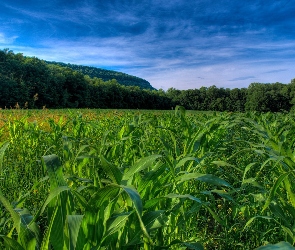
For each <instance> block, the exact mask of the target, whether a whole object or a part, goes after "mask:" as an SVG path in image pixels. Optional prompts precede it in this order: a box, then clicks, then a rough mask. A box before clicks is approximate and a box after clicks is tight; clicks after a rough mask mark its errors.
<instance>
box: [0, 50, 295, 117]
mask: <svg viewBox="0 0 295 250" xmlns="http://www.w3.org/2000/svg"><path fill="white" fill-rule="evenodd" d="M64 66H66V67H64ZM74 69H75V70H74ZM99 72H103V75H100V73H99ZM84 74H86V75H84ZM118 74H119V73H118ZM89 75H90V76H89ZM93 76H94V77H93ZM97 76H99V77H100V78H98V77H97ZM91 77H93V78H91ZM122 77H123V78H122ZM111 78H114V79H111ZM115 79H117V80H118V81H117V80H115ZM124 79H125V80H127V81H128V85H129V84H131V82H130V81H131V80H130V77H129V76H127V75H124V74H123V73H122V74H121V73H120V74H119V75H117V73H114V72H112V71H101V70H100V69H95V68H93V67H84V66H78V65H69V64H63V63H48V62H46V61H43V60H40V59H38V58H35V57H25V56H23V55H22V54H21V53H18V54H14V53H13V52H12V51H10V50H8V49H5V50H2V51H1V50H0V108H14V107H17V108H18V107H20V108H42V107H45V106H46V107H47V108H117V109H136V108H138V109H171V107H175V106H176V105H181V106H183V107H185V108H186V109H190V110H200V111H206V110H211V111H261V112H268V111H272V112H278V111H284V110H285V111H290V110H291V109H292V108H293V106H294V105H295V79H293V80H292V81H291V83H290V84H282V83H273V84H262V83H252V84H250V85H249V87H248V88H242V89H238V88H235V89H228V88H227V89H224V88H217V87H216V86H214V85H213V86H211V87H208V88H207V87H201V88H200V89H189V90H177V89H174V88H170V89H168V90H167V91H166V92H165V91H163V90H161V89H160V90H151V89H141V88H140V87H139V86H124V85H122V84H119V83H123V84H124V81H125V80H124ZM104 80H107V81H104ZM137 80H138V81H140V82H142V81H144V80H142V79H139V78H136V77H132V81H133V83H134V84H135V85H136V84H137ZM118 82H119V83H118ZM179 84H181V83H179ZM141 87H145V85H141ZM146 87H147V88H150V87H149V86H148V85H146Z"/></svg>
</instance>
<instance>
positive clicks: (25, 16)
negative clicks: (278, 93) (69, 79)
mask: <svg viewBox="0 0 295 250" xmlns="http://www.w3.org/2000/svg"><path fill="white" fill-rule="evenodd" d="M1 5H2V6H3V8H2V10H1V8H0V21H1V22H2V24H3V25H2V27H1V28H0V31H1V30H2V33H0V44H1V46H3V47H9V48H10V49H13V50H15V51H16V52H23V53H24V54H25V55H29V56H37V57H39V58H41V59H45V60H51V61H63V62H67V63H75V64H83V65H91V66H97V67H102V68H109V69H116V70H119V71H123V72H126V73H129V74H133V75H136V76H139V77H143V78H145V79H147V80H148V81H150V82H151V84H152V85H153V86H155V87H156V88H161V87H162V88H164V89H167V88H169V87H172V86H174V87H177V88H180V89H185V88H197V87H201V86H210V85H212V84H215V85H216V86H220V87H222V86H223V87H235V86H238V87H239V86H242V87H247V86H248V85H249V84H250V83H251V82H252V81H257V82H275V81H280V82H285V83H287V82H289V81H290V79H292V78H294V72H295V71H294V67H293V66H292V65H295V33H294V31H293V30H295V20H294V17H293V15H292V11H293V10H294V11H295V4H292V3H291V4H290V3H288V6H287V7H286V6H285V5H282V3H279V2H277V3H269V4H262V2H259V3H258V2H257V1H254V0H253V1H252V0H251V1H250V2H249V3H248V4H247V5H245V4H242V3H239V2H232V1H227V0H222V1H212V0H209V1H208V0H200V1H190V0H189V1H183V0H171V1H169V3H168V2H167V1H164V0H152V1H147V0H143V1H139V2H136V1H95V0H81V1H60V0H52V1H45V2H44V1H34V0H31V1H28V2H27V3H26V4H25V3H19V4H15V3H12V2H11V1H8V0H3V2H2V3H0V7H1ZM270 17H272V18H273V19H276V20H272V19H271V18H270ZM283 17H284V18H283ZM11 20H15V22H13V21H11ZM285 20H286V21H285ZM292 20H294V22H291V21H292ZM16 24H17V25H16ZM4 34H6V35H4ZM16 38H17V39H16ZM282 69H284V70H282ZM272 79H273V80H272Z"/></svg>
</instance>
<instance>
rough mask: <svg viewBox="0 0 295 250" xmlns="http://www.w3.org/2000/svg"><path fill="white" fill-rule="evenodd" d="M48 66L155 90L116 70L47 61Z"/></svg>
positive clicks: (145, 83) (140, 80) (138, 79)
mask: <svg viewBox="0 0 295 250" xmlns="http://www.w3.org/2000/svg"><path fill="white" fill-rule="evenodd" d="M46 63H48V64H55V65H59V66H61V67H68V68H70V69H72V70H75V71H78V72H80V73H82V74H84V75H88V76H90V77H91V78H94V77H97V78H101V79H102V80H103V81H109V80H112V79H115V80H117V82H118V83H119V84H121V85H125V86H138V87H140V88H141V89H150V90H153V89H155V88H154V87H153V86H152V85H151V84H150V83H149V82H148V81H147V80H145V79H142V78H139V77H136V76H132V75H128V74H126V73H122V72H118V71H114V70H106V69H101V68H96V67H90V66H82V65H77V64H70V63H62V62H49V61H46Z"/></svg>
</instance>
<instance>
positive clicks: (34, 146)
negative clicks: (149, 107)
mask: <svg viewBox="0 0 295 250" xmlns="http://www.w3.org/2000/svg"><path fill="white" fill-rule="evenodd" d="M78 112H79V113H77V111H74V110H72V111H59V110H56V111H50V110H39V111H30V110H2V111H0V116H1V119H0V128H1V130H0V141H1V142H2V143H1V144H0V203H1V205H0V248H1V249H4V247H5V249H34V250H35V249H40V248H41V249H54V250H62V249H77V250H80V249H81V250H82V249H84V250H85V249H203V248H205V249H254V248H256V247H259V246H262V245H266V244H277V243H278V242H281V241H283V243H280V244H279V245H281V246H282V245H285V246H286V248H284V249H294V248H291V246H290V245H294V243H295V231H294V223H295V189H294V186H295V185H294V184H295V183H294V182H295V178H294V177H295V175H294V170H295V162H294V153H295V152H294V141H295V139H294V138H295V134H294V133H295V123H294V120H295V117H294V114H292V113H289V114H282V113H276V114H272V113H267V114H257V113H253V112H251V113H250V112H248V113H244V114H241V113H237V114H234V113H208V112H207V113H205V112H203V113H188V112H185V110H184V109H183V108H181V107H177V109H176V111H175V113H174V112H172V111H165V112H163V111H162V112H160V111H153V112H151V111H149V112H148V111H145V112H143V111H133V112H130V111H128V112H124V111H97V110H80V111H78ZM5 197H6V198H5ZM261 249H264V248H261ZM267 249H269V248H267ZM273 249H277V248H275V247H274V248H273Z"/></svg>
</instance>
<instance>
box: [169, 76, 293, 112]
mask: <svg viewBox="0 0 295 250" xmlns="http://www.w3.org/2000/svg"><path fill="white" fill-rule="evenodd" d="M166 95H167V97H169V99H170V100H172V102H173V105H182V106H184V107H185V108H186V109H192V110H203V111H205V110H212V111H213V110H214V111H239V112H243V111H259V112H269V111H270V112H281V111H290V110H291V109H292V108H295V79H293V80H291V83H290V84H282V83H278V82H277V83H271V84H270V83H268V84H267V83H251V84H250V85H249V87H248V88H241V89H238V88H235V89H229V88H226V89H224V88H217V87H216V86H214V85H213V86H211V87H209V88H206V87H201V88H200V89H189V90H177V89H174V88H170V89H168V91H167V92H166Z"/></svg>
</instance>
